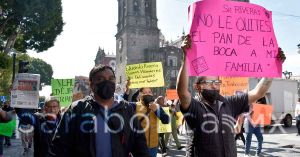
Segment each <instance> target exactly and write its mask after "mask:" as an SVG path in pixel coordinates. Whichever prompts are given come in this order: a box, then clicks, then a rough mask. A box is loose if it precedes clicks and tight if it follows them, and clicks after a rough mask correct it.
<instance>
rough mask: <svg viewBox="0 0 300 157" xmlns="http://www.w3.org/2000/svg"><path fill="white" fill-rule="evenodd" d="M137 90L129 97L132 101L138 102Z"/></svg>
mask: <svg viewBox="0 0 300 157" xmlns="http://www.w3.org/2000/svg"><path fill="white" fill-rule="evenodd" d="M138 96H139V90H137V91H136V92H135V93H134V94H133V95H132V97H131V101H132V102H138V101H139V100H138Z"/></svg>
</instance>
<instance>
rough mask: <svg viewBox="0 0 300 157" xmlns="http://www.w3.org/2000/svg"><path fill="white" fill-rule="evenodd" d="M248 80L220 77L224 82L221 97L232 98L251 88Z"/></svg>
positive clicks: (246, 78)
mask: <svg viewBox="0 0 300 157" xmlns="http://www.w3.org/2000/svg"><path fill="white" fill-rule="evenodd" d="M248 79H249V78H248V77H220V80H221V81H222V84H221V87H220V93H221V95H223V96H225V95H226V96H231V95H234V94H236V93H237V92H244V91H245V90H247V89H248V86H249V83H248Z"/></svg>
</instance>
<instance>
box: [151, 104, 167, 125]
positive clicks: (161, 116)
mask: <svg viewBox="0 0 300 157" xmlns="http://www.w3.org/2000/svg"><path fill="white" fill-rule="evenodd" d="M154 113H155V115H156V116H157V117H158V118H159V119H160V120H161V122H162V123H163V124H168V123H169V121H170V120H169V119H170V118H169V116H168V115H167V114H166V112H165V111H164V110H163V108H162V107H159V109H158V110H156V111H155V112H154Z"/></svg>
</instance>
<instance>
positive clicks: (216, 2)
mask: <svg viewBox="0 0 300 157" xmlns="http://www.w3.org/2000/svg"><path fill="white" fill-rule="evenodd" d="M189 26H190V32H189V33H190V36H191V40H192V48H191V49H188V52H187V58H186V62H187V68H188V71H189V75H190V76H254V77H281V75H282V74H281V72H282V62H281V61H279V60H278V59H277V58H276V57H277V53H278V45H277V41H276V38H275V35H274V29H273V24H272V12H271V11H268V10H266V9H265V8H263V7H261V6H258V5H254V4H250V3H245V2H235V1H225V0H203V1H199V2H195V3H193V4H192V5H191V6H190V7H189Z"/></svg>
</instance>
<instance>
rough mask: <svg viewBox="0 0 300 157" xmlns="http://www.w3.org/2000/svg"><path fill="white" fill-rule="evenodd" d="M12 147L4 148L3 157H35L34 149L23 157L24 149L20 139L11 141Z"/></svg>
mask: <svg viewBox="0 0 300 157" xmlns="http://www.w3.org/2000/svg"><path fill="white" fill-rule="evenodd" d="M10 141H11V146H10V147H7V146H4V147H3V153H4V154H3V157H33V148H31V150H30V151H29V152H28V154H26V155H23V154H22V153H23V147H22V142H21V140H20V139H11V140H10Z"/></svg>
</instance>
